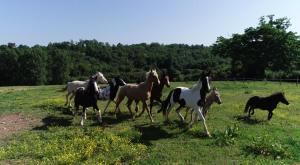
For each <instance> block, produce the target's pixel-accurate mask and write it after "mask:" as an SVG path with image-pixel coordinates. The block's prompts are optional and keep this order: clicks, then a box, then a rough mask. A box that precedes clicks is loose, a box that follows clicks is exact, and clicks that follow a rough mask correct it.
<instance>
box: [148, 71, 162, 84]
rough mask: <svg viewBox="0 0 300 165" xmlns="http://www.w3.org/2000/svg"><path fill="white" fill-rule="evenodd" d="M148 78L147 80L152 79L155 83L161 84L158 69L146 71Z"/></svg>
mask: <svg viewBox="0 0 300 165" xmlns="http://www.w3.org/2000/svg"><path fill="white" fill-rule="evenodd" d="M146 78H147V81H150V82H153V83H156V84H158V85H159V84H160V81H159V79H158V74H157V72H156V70H152V69H151V70H150V71H149V72H147V73H146Z"/></svg>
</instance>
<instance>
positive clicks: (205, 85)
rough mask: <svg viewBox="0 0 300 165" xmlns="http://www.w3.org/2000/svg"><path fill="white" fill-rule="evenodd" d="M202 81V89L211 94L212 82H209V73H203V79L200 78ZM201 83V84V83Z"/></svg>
mask: <svg viewBox="0 0 300 165" xmlns="http://www.w3.org/2000/svg"><path fill="white" fill-rule="evenodd" d="M200 81H201V83H202V88H204V90H205V92H206V93H207V92H209V91H210V81H209V73H207V74H204V73H202V75H201V77H200ZM200 81H199V83H200Z"/></svg>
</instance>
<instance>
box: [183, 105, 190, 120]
mask: <svg viewBox="0 0 300 165" xmlns="http://www.w3.org/2000/svg"><path fill="white" fill-rule="evenodd" d="M188 113H189V108H186V109H185V115H184V119H185V120H186V119H187V115H188Z"/></svg>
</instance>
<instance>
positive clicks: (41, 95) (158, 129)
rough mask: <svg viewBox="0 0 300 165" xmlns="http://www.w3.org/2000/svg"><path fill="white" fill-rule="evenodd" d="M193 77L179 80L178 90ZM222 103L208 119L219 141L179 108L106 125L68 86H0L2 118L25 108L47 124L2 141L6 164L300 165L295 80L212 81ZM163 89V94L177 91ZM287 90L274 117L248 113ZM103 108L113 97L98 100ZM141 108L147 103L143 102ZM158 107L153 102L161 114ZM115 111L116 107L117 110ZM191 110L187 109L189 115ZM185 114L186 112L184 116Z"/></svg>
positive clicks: (108, 119) (0, 157) (0, 156)
mask: <svg viewBox="0 0 300 165" xmlns="http://www.w3.org/2000/svg"><path fill="white" fill-rule="evenodd" d="M192 84H193V82H186V83H184V82H181V83H172V84H171V86H172V87H176V86H187V87H189V86H191V85H192ZM213 86H216V87H217V88H218V89H219V91H220V94H221V98H222V101H223V104H221V105H217V104H214V105H213V106H212V108H211V109H210V111H209V113H208V116H207V125H208V129H209V131H210V133H211V134H212V136H213V137H212V138H207V137H206V136H205V135H204V128H203V125H202V122H198V123H196V124H195V125H194V127H193V128H191V129H188V127H187V124H182V123H180V121H179V118H178V117H177V115H176V113H175V111H174V110H172V111H171V115H170V121H169V122H164V121H163V117H162V114H156V113H155V114H154V120H155V122H154V123H153V124H150V120H149V119H148V117H147V115H146V113H144V115H143V116H142V117H140V118H137V119H136V120H135V121H132V120H131V119H130V118H129V115H128V111H127V109H126V108H125V106H124V103H125V102H124V103H123V104H122V107H121V111H122V112H123V116H122V117H121V119H119V120H116V119H115V117H114V116H113V115H112V114H111V113H109V114H107V115H106V116H104V118H103V120H104V123H105V124H103V125H99V124H98V123H97V119H96V117H95V114H94V112H92V111H91V110H89V111H88V119H87V120H86V121H85V125H84V126H83V127H81V126H80V117H79V116H78V115H77V116H76V117H73V116H72V115H71V113H70V111H69V109H68V108H66V107H65V106H64V101H65V100H64V99H65V97H64V94H65V92H62V91H60V89H61V88H62V87H63V86H37V87H0V116H2V117H3V116H6V115H9V114H13V113H20V114H21V115H23V116H26V117H31V118H39V119H41V121H42V123H41V124H40V125H37V126H34V127H33V128H31V129H29V130H23V131H19V132H17V133H15V134H14V135H11V136H8V137H5V138H3V139H1V142H0V164H53V163H55V164H81V163H84V164H95V163H100V164H101V163H106V164H122V163H125V164H296V163H300V102H299V101H300V89H299V87H298V86H296V85H295V84H292V83H283V84H282V85H280V84H279V83H277V82H268V83H265V82H247V83H242V82H213ZM172 87H171V88H169V89H166V88H165V89H164V97H166V95H167V94H168V92H169V91H170V90H171V89H172ZM275 91H284V92H285V94H286V97H287V99H288V101H289V102H290V105H288V106H286V105H284V104H279V106H278V107H277V109H276V110H275V111H274V115H273V118H272V120H271V121H267V120H266V119H267V112H266V111H260V110H257V111H255V114H254V116H253V117H251V118H250V119H248V118H246V117H245V114H244V113H243V110H244V106H245V102H246V101H247V99H248V98H249V97H250V96H253V95H261V96H266V95H269V94H271V93H273V92H275ZM98 104H99V107H100V109H102V110H103V108H104V106H105V104H106V101H105V102H103V101H99V102H98ZM140 107H141V106H140ZM158 108H159V106H156V107H154V112H156V110H157V109H158ZM113 109H114V105H113V104H111V106H110V112H112V111H113ZM183 112H184V111H182V113H183ZM183 114H184V113H183ZM0 126H1V125H0Z"/></svg>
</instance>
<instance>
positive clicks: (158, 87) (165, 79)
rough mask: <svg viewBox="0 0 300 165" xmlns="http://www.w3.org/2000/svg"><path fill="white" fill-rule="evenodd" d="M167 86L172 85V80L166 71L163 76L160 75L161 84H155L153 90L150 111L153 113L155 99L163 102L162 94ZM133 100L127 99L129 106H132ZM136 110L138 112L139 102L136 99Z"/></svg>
mask: <svg viewBox="0 0 300 165" xmlns="http://www.w3.org/2000/svg"><path fill="white" fill-rule="evenodd" d="M165 85H166V86H167V87H168V88H169V87H170V81H169V76H168V75H167V74H166V73H163V74H162V76H161V77H160V84H156V83H154V84H153V87H152V90H151V97H150V113H151V114H152V107H153V103H154V101H156V102H159V103H160V104H162V100H161V96H162V91H163V89H164V86H165ZM132 101H133V100H128V101H127V106H128V107H130V106H131V103H132ZM135 104H136V106H135V111H136V112H138V102H137V101H135ZM142 114H143V113H140V114H139V115H138V116H141V115H142Z"/></svg>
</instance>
